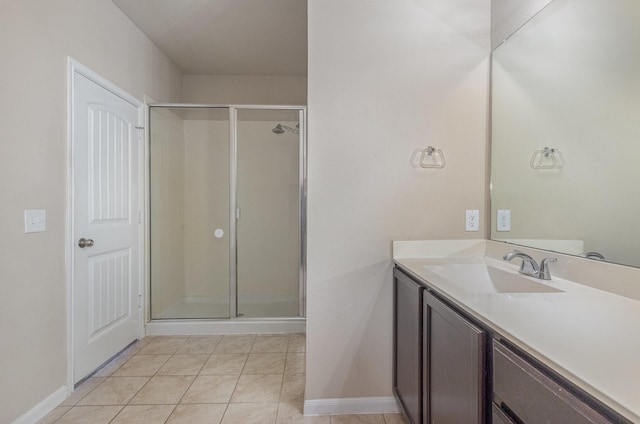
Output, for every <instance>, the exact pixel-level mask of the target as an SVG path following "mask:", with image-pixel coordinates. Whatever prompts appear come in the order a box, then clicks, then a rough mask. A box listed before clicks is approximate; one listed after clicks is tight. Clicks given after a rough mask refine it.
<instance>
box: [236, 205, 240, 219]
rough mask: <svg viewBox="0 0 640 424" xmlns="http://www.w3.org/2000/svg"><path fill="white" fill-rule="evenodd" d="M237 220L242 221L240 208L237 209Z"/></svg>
mask: <svg viewBox="0 0 640 424" xmlns="http://www.w3.org/2000/svg"><path fill="white" fill-rule="evenodd" d="M236 219H240V208H236Z"/></svg>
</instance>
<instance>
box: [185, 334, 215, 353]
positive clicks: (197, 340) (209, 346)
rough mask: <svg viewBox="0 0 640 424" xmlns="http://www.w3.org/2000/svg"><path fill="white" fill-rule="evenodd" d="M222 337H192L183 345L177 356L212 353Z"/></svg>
mask: <svg viewBox="0 0 640 424" xmlns="http://www.w3.org/2000/svg"><path fill="white" fill-rule="evenodd" d="M220 340H222V336H191V337H189V339H187V341H186V342H185V343H184V344H183V345H181V346H180V347H179V348H178V350H177V351H176V354H181V355H182V354H194V353H212V352H213V351H214V350H215V348H216V346H218V343H220Z"/></svg>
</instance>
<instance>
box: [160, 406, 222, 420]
mask: <svg viewBox="0 0 640 424" xmlns="http://www.w3.org/2000/svg"><path fill="white" fill-rule="evenodd" d="M226 409H227V404H198V405H178V406H176V409H175V410H174V411H173V414H171V416H170V417H169V420H168V421H167V424H205V423H206V424H220V421H222V416H223V415H224V412H225V411H226Z"/></svg>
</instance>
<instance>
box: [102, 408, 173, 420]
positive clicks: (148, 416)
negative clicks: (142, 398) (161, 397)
mask: <svg viewBox="0 0 640 424" xmlns="http://www.w3.org/2000/svg"><path fill="white" fill-rule="evenodd" d="M173 408H175V405H135V406H132V405H130V406H125V407H124V409H123V410H122V411H120V413H119V414H118V416H117V417H116V418H115V419H114V420H113V421H111V424H164V423H165V421H167V418H168V417H169V415H171V412H172V411H173Z"/></svg>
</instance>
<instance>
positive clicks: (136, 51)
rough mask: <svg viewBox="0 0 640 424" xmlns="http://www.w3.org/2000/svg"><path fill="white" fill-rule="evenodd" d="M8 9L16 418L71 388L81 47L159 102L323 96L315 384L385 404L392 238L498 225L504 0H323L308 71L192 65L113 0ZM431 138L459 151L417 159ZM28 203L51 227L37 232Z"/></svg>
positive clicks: (310, 275) (7, 347)
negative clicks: (441, 159)
mask: <svg viewBox="0 0 640 424" xmlns="http://www.w3.org/2000/svg"><path fill="white" fill-rule="evenodd" d="M201 3H202V2H201ZM532 3H535V2H532ZM0 19H2V25H0V34H1V36H0V39H1V40H2V53H3V59H4V60H3V66H2V68H1V70H0V76H1V77H0V81H2V92H3V95H4V101H3V102H2V104H1V105H0V108H1V110H2V113H0V117H1V118H0V122H1V123H2V125H1V126H2V128H3V131H4V142H3V143H2V144H1V145H0V146H1V147H0V149H1V150H0V175H1V178H0V181H2V183H1V185H0V187H1V188H0V192H1V193H2V199H3V201H2V205H1V206H0V215H1V216H2V217H3V218H4V219H2V220H1V221H0V222H1V223H0V234H2V238H1V240H0V246H1V248H2V250H3V253H4V254H3V258H4V260H3V262H2V266H1V267H0V281H1V282H2V296H0V311H2V319H0V327H1V334H2V336H3V337H2V339H3V349H2V351H1V353H0V359H1V360H0V364H2V365H0V370H1V372H0V374H1V375H2V376H3V377H2V379H1V382H0V399H2V401H0V422H8V423H12V422H14V421H16V420H17V419H18V418H20V417H22V416H24V415H25V414H28V413H29V411H32V410H34V408H36V407H37V406H38V405H44V406H47V405H48V404H46V403H45V404H43V401H44V400H47V399H49V398H50V396H51V395H52V394H53V393H57V392H59V390H60V389H61V388H65V389H66V386H67V369H68V366H69V364H68V358H67V351H68V346H67V336H66V333H67V306H66V304H67V288H66V287H67V273H68V270H67V267H68V262H67V258H66V256H65V252H66V249H65V240H66V225H67V215H66V209H67V194H66V193H67V161H68V158H67V155H68V152H67V116H66V114H67V112H66V108H67V87H66V81H67V75H68V70H67V57H69V56H71V57H73V58H74V59H76V60H78V61H79V62H80V63H82V64H83V65H85V66H87V67H89V68H91V69H93V70H95V71H96V72H98V73H99V74H101V75H102V76H104V77H105V78H107V79H109V80H110V81H112V82H113V83H114V84H116V85H118V86H119V87H121V88H122V89H123V90H125V91H127V92H129V93H130V94H131V95H133V96H135V97H136V98H138V99H141V100H142V99H143V98H144V96H148V98H150V99H152V101H149V102H150V103H151V102H157V103H207V104H209V103H217V104H280V105H284V104H294V105H298V104H301V105H306V106H307V107H308V115H307V123H308V128H307V139H308V151H307V190H308V193H307V196H308V198H307V205H306V206H307V214H306V218H307V246H306V248H307V251H306V256H307V263H306V288H307V297H306V317H307V320H306V334H307V368H306V374H307V380H306V393H305V399H306V400H310V401H312V400H316V401H318V403H317V404H316V405H321V402H320V401H327V402H326V403H327V404H328V405H329V407H331V408H334V409H333V410H334V411H341V412H345V411H348V410H349V407H350V405H353V403H354V402H355V403H356V406H357V407H358V408H360V409H359V411H361V412H366V411H367V405H373V406H371V407H369V409H368V411H369V412H372V413H373V412H382V410H383V409H384V408H385V407H386V406H387V405H388V404H389V402H392V401H393V394H392V392H391V381H392V367H391V362H392V349H391V344H392V322H391V319H390V317H391V314H392V296H393V293H392V287H391V279H392V277H391V275H392V256H391V255H392V252H391V241H392V240H423V239H424V240H441V239H477V240H483V239H486V238H488V237H489V236H490V229H489V228H488V223H489V220H488V218H487V217H488V215H489V213H490V205H489V190H488V187H489V185H488V182H489V177H488V174H489V141H488V140H489V138H488V134H489V131H490V127H489V123H488V122H489V121H488V113H489V96H490V91H489V70H490V61H489V53H490V49H491V46H490V31H489V24H490V2H489V1H488V0H480V1H478V0H473V1H472V0H455V1H443V0H402V1H394V2H389V1H385V0H373V1H371V0H369V1H364V0H357V1H349V2H344V1H339V0H309V1H308V4H307V22H308V65H307V66H308V75H307V76H306V77H302V76H297V77H282V78H276V77H262V78H257V77H256V78H247V77H244V78H243V77H232V76H218V77H215V78H213V77H208V76H202V75H192V76H188V75H183V73H182V71H181V70H180V69H178V68H177V67H176V66H175V65H174V64H172V63H171V61H170V60H169V59H168V58H167V57H166V56H165V55H164V54H163V53H162V52H161V51H160V50H159V49H157V48H156V47H155V46H154V45H153V44H152V43H151V41H150V40H149V39H148V38H147V37H146V36H145V35H144V34H142V32H141V31H140V30H139V29H138V28H136V27H135V25H133V24H132V22H131V21H130V20H129V19H128V18H127V17H126V16H125V15H124V14H123V13H122V12H121V11H120V10H119V9H118V7H116V6H115V5H114V3H113V2H112V1H110V0H89V1H77V0H59V1H55V2H53V1H52V2H38V1H35V0H26V1H21V2H4V4H3V13H2V18H0ZM203 81H208V83H205V82H203ZM198 84H199V85H198ZM198 86H199V87H206V89H198V88H197V87H198ZM243 87H252V88H254V89H253V90H251V92H250V93H247V90H245V89H243ZM265 87H278V89H277V90H276V92H275V93H274V92H273V91H272V90H268V89H265ZM235 89H238V90H237V92H240V93H241V96H240V98H234V97H233V93H234V90H235ZM427 146H435V147H437V148H440V149H442V151H443V152H444V153H445V155H446V159H447V165H446V167H444V168H443V169H441V170H438V171H435V170H433V171H432V170H420V169H414V168H412V167H411V166H410V164H409V159H410V156H411V153H412V152H413V151H414V150H415V149H418V148H424V147H427ZM541 147H543V146H541ZM552 147H553V146H552ZM528 160H529V157H527V158H526V162H527V165H528ZM567 160H569V158H567ZM425 171H426V172H425ZM27 209H46V211H47V215H46V221H47V222H46V223H47V228H46V231H45V232H41V233H36V234H24V231H23V212H24V210H27ZM466 210H478V211H479V215H480V222H481V225H480V228H479V231H477V232H466V231H465V225H464V223H465V211H466ZM25 311H28V313H25ZM354 400H355V401H354ZM363 405H364V406H363ZM380 405H382V406H381V407H380ZM23 422H27V421H23Z"/></svg>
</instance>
